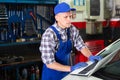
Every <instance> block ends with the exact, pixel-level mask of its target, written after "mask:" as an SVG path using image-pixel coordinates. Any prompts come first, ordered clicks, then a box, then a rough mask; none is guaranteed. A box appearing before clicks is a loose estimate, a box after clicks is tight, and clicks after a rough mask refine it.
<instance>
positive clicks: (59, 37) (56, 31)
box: [50, 26, 62, 41]
mask: <svg viewBox="0 0 120 80" xmlns="http://www.w3.org/2000/svg"><path fill="white" fill-rule="evenodd" d="M50 28H51V29H52V30H53V31H54V32H55V33H56V35H57V38H58V39H59V40H60V41H62V39H61V36H60V34H59V32H58V30H57V29H56V28H55V27H53V26H50Z"/></svg>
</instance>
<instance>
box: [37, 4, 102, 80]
mask: <svg viewBox="0 0 120 80" xmlns="http://www.w3.org/2000/svg"><path fill="white" fill-rule="evenodd" d="M70 10H71V8H70V6H69V5H68V4H67V3H65V2H62V3H60V4H58V5H56V6H55V8H54V14H55V20H56V21H55V23H54V24H53V25H51V26H50V27H49V28H47V29H46V31H45V32H44V34H43V35H42V38H41V44H40V47H39V50H40V52H41V58H42V61H43V70H42V80H61V79H62V78H63V77H65V76H66V75H67V74H69V73H70V72H72V71H73V70H75V69H78V68H81V67H85V66H86V65H87V63H85V62H79V63H77V64H75V65H70V60H69V59H70V54H71V52H72V48H73V46H74V47H75V48H76V49H77V50H78V51H81V53H83V54H84V55H85V56H86V57H88V58H89V60H91V61H94V60H95V59H97V60H100V59H101V57H100V56H93V55H92V54H91V52H90V51H89V49H88V48H87V47H86V45H85V44H84V42H83V40H82V38H81V36H80V35H79V30H78V29H77V28H76V27H74V26H73V25H72V24H71V16H72V14H71V11H70Z"/></svg>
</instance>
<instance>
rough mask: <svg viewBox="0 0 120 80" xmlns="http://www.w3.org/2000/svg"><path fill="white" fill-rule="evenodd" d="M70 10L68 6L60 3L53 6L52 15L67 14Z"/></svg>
mask: <svg viewBox="0 0 120 80" xmlns="http://www.w3.org/2000/svg"><path fill="white" fill-rule="evenodd" d="M70 10H71V8H70V6H69V5H68V4H67V3H65V2H62V3H60V4H57V5H56V6H55V8H54V14H55V15H56V14H58V13H63V12H69V11H70Z"/></svg>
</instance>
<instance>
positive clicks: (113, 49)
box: [70, 39, 120, 77]
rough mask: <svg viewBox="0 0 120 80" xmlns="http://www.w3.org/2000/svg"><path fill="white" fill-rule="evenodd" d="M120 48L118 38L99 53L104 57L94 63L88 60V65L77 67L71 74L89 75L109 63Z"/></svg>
mask: <svg viewBox="0 0 120 80" xmlns="http://www.w3.org/2000/svg"><path fill="white" fill-rule="evenodd" d="M119 50H120V39H118V40H116V41H115V42H113V43H112V44H110V45H109V46H108V47H106V48H104V49H103V50H101V51H100V52H99V53H98V54H97V55H100V56H102V57H103V58H102V59H101V60H100V61H96V62H94V63H93V62H90V61H88V62H87V64H88V65H87V66H86V67H83V68H79V69H76V70H74V71H73V72H71V73H70V74H71V75H77V76H88V77H89V76H91V75H92V74H93V73H94V72H96V71H97V70H98V69H100V68H102V67H104V66H105V65H106V64H107V63H109V62H110V61H111V60H112V59H113V57H114V56H115V55H116V54H117V52H118V51H119Z"/></svg>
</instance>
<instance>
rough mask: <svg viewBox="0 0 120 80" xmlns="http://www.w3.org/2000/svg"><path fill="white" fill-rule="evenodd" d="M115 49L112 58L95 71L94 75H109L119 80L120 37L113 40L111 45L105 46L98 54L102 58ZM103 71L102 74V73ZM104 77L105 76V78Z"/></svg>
mask: <svg viewBox="0 0 120 80" xmlns="http://www.w3.org/2000/svg"><path fill="white" fill-rule="evenodd" d="M115 50H117V54H116V55H115V56H114V57H113V59H112V60H111V61H110V62H109V63H108V64H107V65H106V66H105V67H103V68H102V69H100V70H98V71H97V72H96V73H95V76H97V77H100V78H101V77H102V78H103V77H104V78H105V77H109V78H110V77H111V78H113V79H115V80H118V79H119V80H120V77H119V76H120V39H118V40H116V41H115V42H113V43H112V44H111V45H109V46H108V47H106V48H105V49H104V50H102V52H100V54H98V55H101V56H102V57H103V58H104V57H105V56H107V55H109V54H110V53H112V52H114V51H115ZM103 73H104V74H103ZM111 78H110V79H111ZM105 79H106V78H105Z"/></svg>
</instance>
